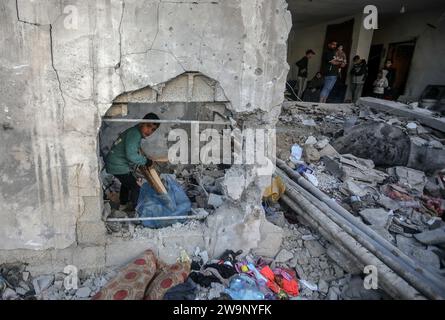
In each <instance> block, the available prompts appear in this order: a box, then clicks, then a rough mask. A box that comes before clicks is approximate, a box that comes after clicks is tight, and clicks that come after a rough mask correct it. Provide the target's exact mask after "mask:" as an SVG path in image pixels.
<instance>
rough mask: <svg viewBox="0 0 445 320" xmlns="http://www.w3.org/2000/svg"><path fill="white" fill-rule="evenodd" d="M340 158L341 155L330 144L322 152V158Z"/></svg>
mask: <svg viewBox="0 0 445 320" xmlns="http://www.w3.org/2000/svg"><path fill="white" fill-rule="evenodd" d="M337 156H340V153H338V152H337V150H335V149H334V147H333V146H331V145H330V144H328V145H327V146H325V147H324V148H323V149H321V150H320V157H337Z"/></svg>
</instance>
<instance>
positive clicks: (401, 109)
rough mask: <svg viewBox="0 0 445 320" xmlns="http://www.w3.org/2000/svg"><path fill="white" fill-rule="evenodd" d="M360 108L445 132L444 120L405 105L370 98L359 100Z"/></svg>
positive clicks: (428, 112) (426, 111)
mask: <svg viewBox="0 0 445 320" xmlns="http://www.w3.org/2000/svg"><path fill="white" fill-rule="evenodd" d="M357 104H358V105H359V106H360V107H365V108H371V109H374V110H377V111H379V112H385V113H391V114H395V115H398V116H403V117H407V118H410V119H414V120H417V121H419V122H420V123H422V124H424V125H427V126H429V127H431V128H434V129H436V130H439V131H442V132H445V118H435V117H433V112H431V111H429V110H426V109H422V108H416V107H412V106H408V105H406V104H403V103H400V102H396V101H388V100H382V99H377V98H371V97H363V98H360V99H359V100H358V102H357Z"/></svg>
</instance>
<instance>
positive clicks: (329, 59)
mask: <svg viewBox="0 0 445 320" xmlns="http://www.w3.org/2000/svg"><path fill="white" fill-rule="evenodd" d="M336 49H337V42H336V41H331V42H329V44H328V50H327V51H326V53H325V54H324V55H323V60H322V63H323V75H324V86H323V89H322V90H321V93H320V102H321V103H326V101H327V100H328V97H329V95H330V94H331V91H332V89H333V88H334V86H335V83H336V82H337V77H338V69H339V68H343V67H344V63H342V62H341V61H338V60H337V59H336V53H337V52H336Z"/></svg>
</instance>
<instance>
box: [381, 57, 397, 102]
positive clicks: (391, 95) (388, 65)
mask: <svg viewBox="0 0 445 320" xmlns="http://www.w3.org/2000/svg"><path fill="white" fill-rule="evenodd" d="M383 70H386V71H387V76H386V77H387V79H388V88H386V89H385V94H384V96H385V98H386V99H388V100H394V99H395V97H396V94H397V92H396V91H397V90H396V88H394V84H395V82H396V69H394V67H393V63H392V60H389V59H388V60H386V62H385V67H384V68H383Z"/></svg>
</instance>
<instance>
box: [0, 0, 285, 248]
mask: <svg viewBox="0 0 445 320" xmlns="http://www.w3.org/2000/svg"><path fill="white" fill-rule="evenodd" d="M67 8H69V9H70V10H68V11H67V10H66V9H67ZM73 10H74V11H75V12H74V11H73ZM73 12H74V13H78V25H77V27H76V26H75V25H74V28H73V21H74V20H70V19H71V18H72V14H73ZM290 27H291V17H290V13H289V12H288V11H287V4H286V2H285V0H259V1H253V0H242V1H241V0H224V1H221V0H220V1H197V0H193V1H191V0H184V1H160V0H159V1H143V0H126V1H118V0H98V1H86V0H65V1H55V0H53V1H43V0H35V1H28V0H5V1H2V2H1V3H0V40H1V43H2V46H1V47H0V93H1V95H2V99H1V101H0V123H1V124H2V127H0V132H1V140H0V145H1V150H2V151H3V152H2V153H1V154H0V177H1V178H0V179H1V184H0V249H4V250H13V249H31V250H44V249H49V248H55V249H64V248H68V247H70V246H73V245H76V244H77V241H78V239H77V236H76V228H77V226H78V222H79V221H84V222H85V223H86V222H88V223H92V224H93V226H94V223H95V222H98V221H100V212H97V213H95V212H93V213H90V212H87V211H88V210H86V209H85V206H86V201H97V202H98V203H99V202H100V201H101V187H100V182H99V173H98V171H99V163H98V155H97V153H98V146H97V144H98V141H97V135H98V132H99V128H100V126H101V117H102V116H103V115H104V114H105V112H106V111H107V110H108V109H109V107H110V106H111V104H112V101H113V100H114V99H115V98H116V97H118V96H119V95H121V94H122V93H124V92H128V91H134V90H137V89H141V88H145V87H147V86H156V85H158V84H161V83H164V82H166V81H168V80H170V79H173V78H175V77H176V76H178V75H180V74H182V73H184V72H187V71H196V72H201V73H202V74H204V75H206V76H208V77H210V78H212V79H214V80H216V81H218V82H219V84H220V85H221V87H222V88H223V89H224V92H225V94H226V96H227V98H228V100H229V101H230V102H231V107H232V110H231V111H232V112H234V113H237V114H239V115H240V116H242V115H243V114H254V113H255V112H261V114H262V123H265V125H267V126H272V125H273V124H274V123H275V121H276V119H277V116H278V112H279V109H280V105H281V103H282V100H283V91H284V87H285V80H286V75H287V72H288V69H289V67H288V64H287V62H286V42H287V37H288V33H289V30H290ZM271 111H273V112H271ZM257 125H258V126H260V125H262V124H260V122H259V121H257ZM263 184H264V183H263ZM257 198H258V196H256V199H257ZM99 207H100V206H99ZM98 232H101V231H100V230H99V231H98Z"/></svg>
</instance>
